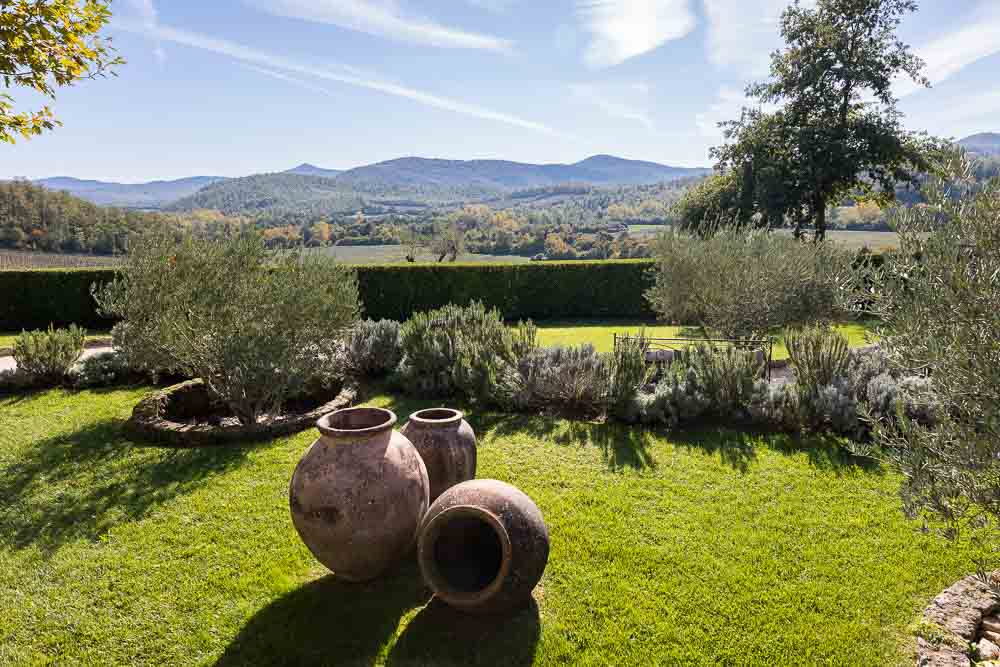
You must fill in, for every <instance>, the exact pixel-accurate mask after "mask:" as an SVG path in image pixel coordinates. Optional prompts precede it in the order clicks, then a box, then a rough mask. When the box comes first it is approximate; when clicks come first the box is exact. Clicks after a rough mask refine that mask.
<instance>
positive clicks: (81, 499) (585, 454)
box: [0, 388, 972, 665]
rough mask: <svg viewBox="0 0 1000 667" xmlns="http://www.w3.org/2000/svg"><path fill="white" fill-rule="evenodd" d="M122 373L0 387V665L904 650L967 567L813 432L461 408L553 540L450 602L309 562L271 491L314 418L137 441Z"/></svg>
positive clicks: (904, 657) (793, 659)
mask: <svg viewBox="0 0 1000 667" xmlns="http://www.w3.org/2000/svg"><path fill="white" fill-rule="evenodd" d="M144 392H145V390H144V389H141V388H138V389H121V390H113V391H105V392H81V393H77V394H70V393H66V392H63V391H59V390H56V391H49V392H44V393H38V394H34V395H29V396H25V397H20V398H6V399H3V400H0V664H36V663H51V664H60V665H63V664H146V665H154V664H155V665H160V664H173V665H182V664H215V665H248V664H331V665H354V664H357V665H362V664H364V665H367V664H373V663H376V664H394V665H413V664H420V665H440V664H482V665H521V664H530V663H535V664H540V665H557V664H574V665H576V664H584V665H586V664H591V665H604V664H622V665H640V664H641V665H652V664H720V663H723V664H761V665H764V664H767V665H772V664H792V663H794V664H819V663H823V664H843V665H861V664H864V665H874V664H879V665H883V664H906V663H907V662H909V663H910V664H912V653H911V651H912V646H913V644H912V638H911V637H910V636H909V635H908V633H907V632H906V630H905V628H906V627H907V625H908V624H910V623H911V622H912V621H913V620H914V619H915V618H916V617H917V616H918V614H919V611H920V610H921V609H922V608H923V607H924V606H925V605H926V603H927V602H928V601H929V600H930V599H931V598H932V597H933V596H934V595H935V594H936V593H937V592H939V591H940V590H941V589H942V588H944V587H945V586H947V585H949V584H950V583H951V582H953V581H954V580H955V579H957V578H959V577H961V576H963V575H965V574H967V573H968V572H969V571H970V570H971V569H972V565H971V562H970V556H971V555H972V549H971V547H970V546H969V545H968V544H966V543H964V542H958V543H948V542H945V541H943V540H942V539H940V538H938V537H935V536H933V535H931V534H925V533H922V532H920V531H919V530H918V526H917V525H916V524H915V523H914V522H911V521H908V520H907V519H905V518H904V516H903V514H902V512H901V510H900V502H899V499H898V497H897V487H898V483H899V480H898V479H897V477H896V476H895V475H894V474H891V473H889V472H887V471H886V470H883V469H882V468H880V467H878V466H877V465H874V464H871V463H870V462H865V461H860V460H854V459H851V458H849V457H847V456H845V455H844V454H843V453H842V452H841V450H840V449H839V448H838V447H837V446H836V443H835V442H832V441H828V440H824V439H814V438H810V439H803V440H798V439H795V438H790V437H785V436H758V435H748V434H738V433H732V432H728V431H723V430H719V431H701V432H695V433H681V434H673V435H668V434H666V433H663V432H656V431H646V430H640V429H628V428H624V427H621V426H617V425H607V424H597V423H581V422H570V421H566V420H561V419H551V418H545V417H531V416H504V415H496V414H480V413H476V412H475V411H472V412H471V413H470V415H469V420H470V422H471V423H472V424H473V426H474V427H475V429H476V431H477V433H478V434H479V436H480V449H479V475H480V477H493V478H498V479H502V480H505V481H508V482H510V483H513V484H515V485H517V486H519V487H521V488H522V489H523V490H524V491H525V492H527V493H528V494H529V495H531V496H532V497H533V498H534V499H535V501H536V502H537V503H538V505H539V507H540V508H541V510H542V512H543V513H544V515H545V519H546V521H547V523H548V526H549V530H550V534H551V541H552V553H551V558H550V561H549V567H548V569H547V571H546V574H545V577H544V578H543V580H542V583H541V585H540V586H539V588H538V589H537V590H536V594H535V603H534V604H532V605H531V606H530V607H529V608H527V609H525V610H523V611H522V612H520V613H518V614H516V615H514V616H513V617H508V618H501V619H485V620H480V619H474V618H467V617H463V616H461V615H459V614H457V613H454V612H451V611H449V610H448V609H446V608H444V607H442V606H441V605H439V604H437V603H433V602H430V594H429V592H428V591H427V590H426V589H425V588H424V586H423V585H422V584H421V582H420V580H419V577H418V575H417V570H416V568H415V566H414V565H413V563H406V564H404V565H402V566H401V567H400V568H399V569H398V570H396V571H395V572H394V573H392V575H391V576H389V577H387V578H385V579H383V580H381V581H378V582H375V583H371V584H366V585H360V586H359V585H348V584H342V583H339V582H338V581H336V580H335V579H334V578H333V577H331V576H330V575H329V574H328V573H327V572H326V571H325V570H324V569H323V568H322V567H321V566H319V565H318V564H317V563H316V562H315V561H314V560H313V559H312V557H311V556H310V554H309V553H308V551H307V550H306V549H305V547H303V546H302V544H301V542H300V541H299V540H298V538H297V537H296V534H295V531H294V529H293V527H292V524H291V521H290V519H289V514H288V508H287V495H286V494H287V485H288V480H289V478H290V475H291V473H292V470H293V467H294V466H295V463H296V462H297V460H298V459H299V457H300V456H301V455H302V453H303V451H304V449H305V448H306V447H307V446H308V444H309V443H310V441H311V440H312V439H313V437H314V433H311V432H310V433H302V434H299V435H297V436H294V437H290V438H284V439H279V440H275V441H273V442H268V443H263V444H257V445H248V446H245V447H231V448H209V449H193V450H168V449H162V448H156V447H148V446H143V445H141V444H139V443H135V442H131V441H129V440H128V439H127V438H125V437H123V435H122V431H121V421H122V420H123V419H125V418H126V417H127V416H128V415H129V413H130V411H131V409H132V407H133V405H134V404H135V402H136V401H137V400H138V399H139V398H140V397H141V396H142V395H143V394H144ZM371 402H372V403H373V404H378V405H382V406H387V407H391V408H392V409H394V410H395V411H396V412H397V414H399V415H400V416H401V418H405V415H407V414H409V413H410V412H411V411H412V410H414V409H417V408H421V407H426V406H428V405H431V404H432V403H431V402H428V401H410V400H400V399H398V398H395V397H392V396H389V395H378V396H375V397H373V398H372V400H371Z"/></svg>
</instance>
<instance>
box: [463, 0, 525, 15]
mask: <svg viewBox="0 0 1000 667" xmlns="http://www.w3.org/2000/svg"><path fill="white" fill-rule="evenodd" d="M465 1H466V2H467V3H469V4H470V5H472V6H473V7H479V8H480V9H485V10H486V11H489V12H493V13H494V14H503V13H504V12H506V11H508V10H510V8H511V7H512V6H513V5H514V3H515V2H516V0H465Z"/></svg>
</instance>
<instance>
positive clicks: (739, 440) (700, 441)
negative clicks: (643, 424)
mask: <svg viewBox="0 0 1000 667" xmlns="http://www.w3.org/2000/svg"><path fill="white" fill-rule="evenodd" d="M664 435H665V436H666V437H669V439H670V442H671V443H672V444H674V445H676V446H677V447H684V448H685V449H698V450H701V451H703V452H705V453H707V454H710V455H712V456H715V455H716V454H717V455H718V456H719V460H720V461H722V462H723V463H725V464H726V465H728V466H729V467H731V468H733V469H734V470H738V471H739V472H741V473H746V472H747V471H748V470H750V465H751V464H753V463H754V461H756V460H757V451H756V449H755V448H754V440H755V438H754V437H753V436H752V435H748V434H747V433H744V432H742V431H730V430H726V429H716V430H699V431H674V432H665V433H664Z"/></svg>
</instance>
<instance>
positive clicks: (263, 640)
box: [215, 561, 431, 667]
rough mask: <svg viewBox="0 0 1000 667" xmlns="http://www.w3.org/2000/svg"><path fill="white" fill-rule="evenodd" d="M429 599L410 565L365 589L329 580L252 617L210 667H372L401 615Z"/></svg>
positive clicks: (365, 585)
mask: <svg viewBox="0 0 1000 667" xmlns="http://www.w3.org/2000/svg"><path fill="white" fill-rule="evenodd" d="M430 597H431V592H430V590H428V589H427V587H426V586H424V583H423V580H422V579H421V577H420V572H419V569H418V568H417V565H416V563H415V562H413V561H407V562H405V563H403V564H402V565H400V566H399V567H398V568H396V569H394V570H393V571H391V572H389V573H388V574H386V575H385V576H383V577H381V578H379V579H376V580H375V581H372V582H368V583H361V584H356V583H349V582H344V581H341V580H339V579H336V578H335V577H334V576H333V575H332V574H328V575H327V576H325V577H322V578H320V579H316V580H315V581H311V582H309V583H307V584H305V585H304V586H302V587H300V588H297V589H296V590H294V591H291V592H290V593H287V594H286V595H283V596H282V597H280V598H278V599H277V600H275V601H274V602H272V603H271V604H269V605H268V606H266V607H264V608H263V609H261V610H260V611H258V612H257V613H256V614H254V616H253V617H252V618H251V619H250V620H249V621H248V622H247V623H246V625H244V626H243V628H242V629H241V630H240V632H239V633H238V634H237V636H236V638H235V639H233V641H232V642H231V643H230V644H229V646H228V647H226V650H225V652H224V653H223V654H222V656H221V657H219V659H218V660H217V661H216V663H215V664H216V667H231V666H232V667H236V666H237V665H239V666H242V665H371V664H373V663H374V662H375V660H376V658H377V657H378V656H379V654H380V653H381V652H382V651H383V650H384V646H385V644H386V643H387V642H388V641H390V640H391V639H392V637H393V636H394V635H395V633H396V629H397V627H398V626H399V622H400V619H401V618H402V617H403V615H404V614H405V613H406V612H407V611H409V610H410V609H413V608H415V607H419V606H421V605H423V604H424V603H426V602H427V600H428V599H430Z"/></svg>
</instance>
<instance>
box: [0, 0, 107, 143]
mask: <svg viewBox="0 0 1000 667" xmlns="http://www.w3.org/2000/svg"><path fill="white" fill-rule="evenodd" d="M109 5H110V2H109V0H4V1H3V2H0V78H2V80H3V87H4V88H5V89H9V88H12V87H14V86H21V87H24V88H29V89H31V90H34V91H36V92H38V93H41V94H42V95H45V96H47V97H49V98H52V99H54V98H55V91H56V88H57V87H60V86H69V85H72V84H73V83H75V82H77V81H79V80H81V79H93V78H96V77H100V76H104V75H105V74H108V73H112V74H113V73H114V70H113V68H114V66H116V65H120V64H123V63H124V60H122V59H121V58H119V57H118V56H116V55H115V51H114V48H113V47H112V45H111V39H110V38H105V37H102V36H101V35H100V32H101V30H102V28H104V26H105V24H107V22H108V19H110V18H111V9H110V7H109ZM58 124H59V121H58V120H56V119H55V116H54V115H53V113H52V110H51V109H50V108H49V107H48V106H45V107H42V108H41V109H39V110H37V111H22V112H17V111H15V109H14V98H13V97H12V96H11V95H9V94H7V93H0V141H6V142H9V143H14V140H15V137H16V135H21V136H23V137H25V138H29V137H31V136H33V135H37V134H41V133H42V132H44V131H45V130H51V129H53V128H54V127H55V126H56V125H58Z"/></svg>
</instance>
